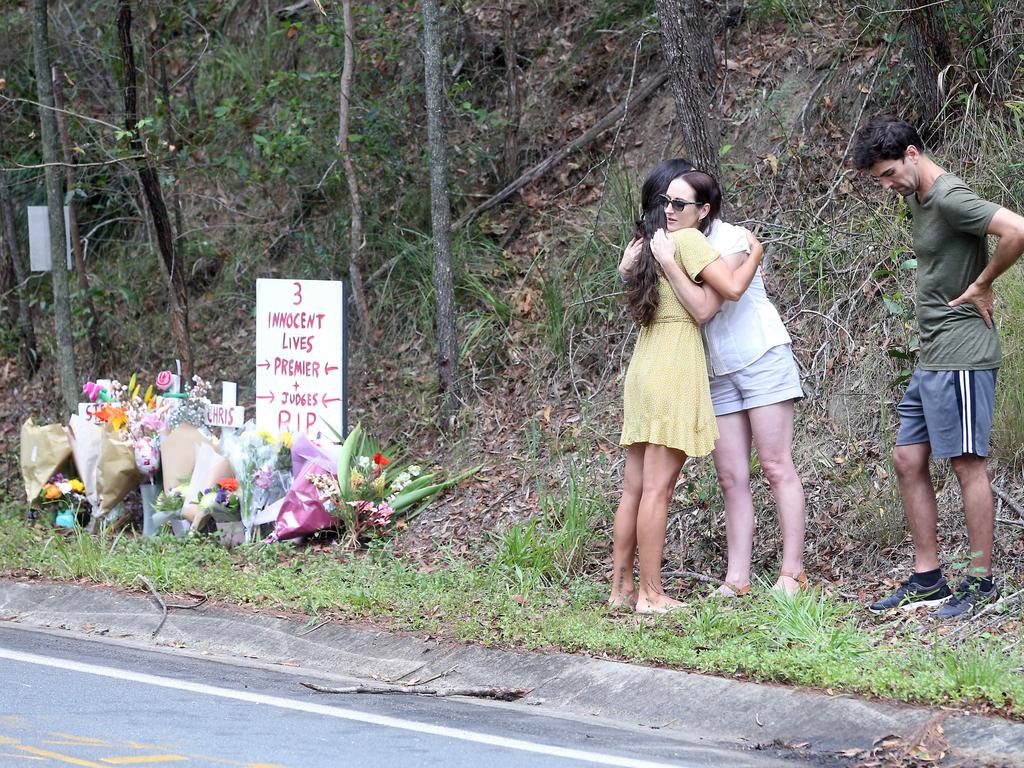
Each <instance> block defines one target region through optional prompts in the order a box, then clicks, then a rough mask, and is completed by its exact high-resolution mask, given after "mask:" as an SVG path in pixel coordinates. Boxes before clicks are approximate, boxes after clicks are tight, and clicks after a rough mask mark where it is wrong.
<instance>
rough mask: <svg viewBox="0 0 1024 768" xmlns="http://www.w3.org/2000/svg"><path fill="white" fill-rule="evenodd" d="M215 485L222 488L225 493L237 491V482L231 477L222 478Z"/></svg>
mask: <svg viewBox="0 0 1024 768" xmlns="http://www.w3.org/2000/svg"><path fill="white" fill-rule="evenodd" d="M217 485H219V486H220V487H221V488H223V489H224V490H225V491H237V490H238V480H236V479H235V478H233V477H222V478H221V479H220V480H218V481H217Z"/></svg>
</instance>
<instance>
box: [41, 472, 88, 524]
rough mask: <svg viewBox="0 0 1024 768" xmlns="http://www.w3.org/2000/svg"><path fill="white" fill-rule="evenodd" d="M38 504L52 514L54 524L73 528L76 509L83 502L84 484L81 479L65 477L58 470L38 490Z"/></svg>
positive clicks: (77, 509)
mask: <svg viewBox="0 0 1024 768" xmlns="http://www.w3.org/2000/svg"><path fill="white" fill-rule="evenodd" d="M37 500H38V501H39V504H40V506H41V507H42V508H43V510H45V511H47V512H52V513H53V515H54V525H57V526H59V527H61V528H74V527H75V522H76V520H77V518H78V511H79V509H80V508H81V506H82V504H84V503H85V500H86V499H85V484H84V483H83V482H82V481H81V480H76V479H71V480H68V479H65V477H64V475H62V474H60V473H59V472H58V473H57V474H56V475H54V476H53V477H51V478H50V480H49V482H47V483H46V484H45V485H44V486H43V487H42V488H41V489H40V491H39V496H38V499H37Z"/></svg>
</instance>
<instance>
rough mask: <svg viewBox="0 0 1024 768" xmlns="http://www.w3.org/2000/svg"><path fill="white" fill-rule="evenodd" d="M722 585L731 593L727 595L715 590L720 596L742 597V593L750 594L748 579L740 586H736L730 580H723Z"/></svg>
mask: <svg viewBox="0 0 1024 768" xmlns="http://www.w3.org/2000/svg"><path fill="white" fill-rule="evenodd" d="M722 586H723V587H725V588H726V589H728V590H729V591H730V592H732V594H731V595H727V594H725V593H724V592H721V591H717V590H716V593H717V594H719V595H721V596H722V597H743V596H744V595H747V594H750V582H749V581H748V582H747V583H746V584H744V585H743V586H742V587H737V586H736V585H735V584H733V583H732V582H731V581H723V582H722Z"/></svg>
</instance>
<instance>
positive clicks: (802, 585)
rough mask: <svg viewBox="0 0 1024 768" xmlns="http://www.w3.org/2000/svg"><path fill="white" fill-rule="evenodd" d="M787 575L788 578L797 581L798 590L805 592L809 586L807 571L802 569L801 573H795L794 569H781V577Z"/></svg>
mask: <svg viewBox="0 0 1024 768" xmlns="http://www.w3.org/2000/svg"><path fill="white" fill-rule="evenodd" d="M783 576H785V577H786V578H787V579H792V580H793V581H795V582H796V591H797V592H803V591H804V590H806V589H807V588H808V586H807V571H803V570H802V571H800V573H793V572H792V571H781V570H780V571H779V578H780V579H781V578H782V577H783Z"/></svg>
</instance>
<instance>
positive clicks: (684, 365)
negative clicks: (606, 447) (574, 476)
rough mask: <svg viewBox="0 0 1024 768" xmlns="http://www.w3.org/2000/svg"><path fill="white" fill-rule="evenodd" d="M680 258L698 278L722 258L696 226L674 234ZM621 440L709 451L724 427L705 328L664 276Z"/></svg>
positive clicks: (634, 371) (636, 356)
mask: <svg viewBox="0 0 1024 768" xmlns="http://www.w3.org/2000/svg"><path fill="white" fill-rule="evenodd" d="M670 237H671V238H672V240H673V241H674V242H675V244H676V263H678V264H679V266H680V267H682V268H683V269H684V270H685V271H686V273H687V274H688V275H689V276H690V278H691V279H693V280H695V281H696V280H698V275H699V274H700V272H701V270H703V269H704V267H706V266H707V265H708V264H710V263H711V262H713V261H714V260H715V259H717V258H718V253H717V252H716V251H715V250H714V249H713V248H712V247H711V246H710V245H708V241H707V239H706V238H705V237H704V235H702V234H701V233H700V231H699V230H696V229H682V230H678V231H676V232H672V233H670ZM623 401H624V402H623V418H622V438H621V439H620V440H619V444H620V445H632V444H634V443H655V444H657V445H666V446H668V447H670V448H676V449H678V450H680V451H683V452H684V453H686V455H687V456H706V455H707V454H709V453H711V451H712V449H713V448H714V447H715V441H716V440H717V439H718V426H717V425H716V423H715V412H714V410H713V409H712V407H711V393H710V391H709V389H708V372H707V366H706V364H705V361H704V343H703V341H702V340H701V335H700V327H699V326H698V325H697V323H696V322H695V321H694V319H693V318H692V317H690V314H689V313H688V312H687V311H686V310H685V309H683V306H682V305H681V304H680V303H679V299H677V298H676V296H675V294H674V293H673V292H672V287H671V286H670V285H669V282H668V280H666V279H665V277H664V276H660V277H659V279H658V308H657V310H656V311H655V314H654V320H653V322H652V323H651V324H650V325H647V326H645V327H643V328H641V329H640V334H639V336H638V337H637V340H636V346H635V347H634V348H633V357H632V359H631V360H630V361H629V369H628V370H627V371H626V385H625V391H624V393H623Z"/></svg>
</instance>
